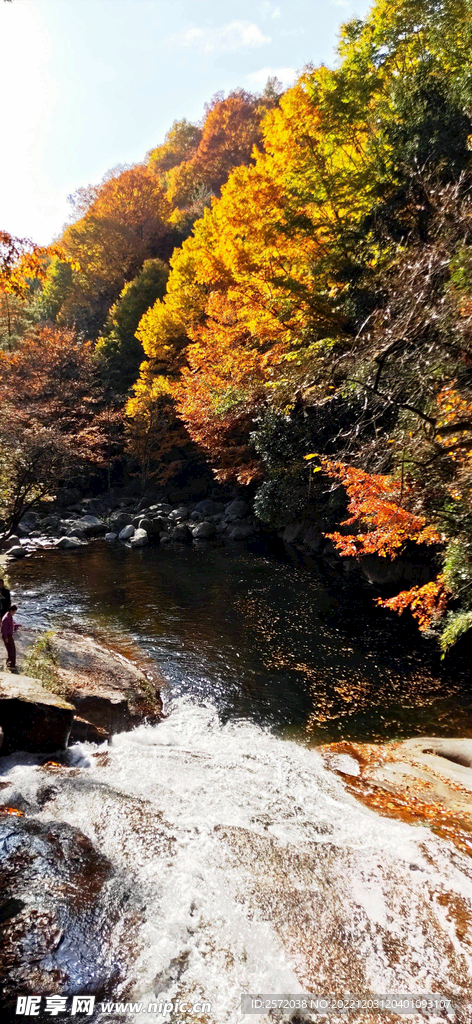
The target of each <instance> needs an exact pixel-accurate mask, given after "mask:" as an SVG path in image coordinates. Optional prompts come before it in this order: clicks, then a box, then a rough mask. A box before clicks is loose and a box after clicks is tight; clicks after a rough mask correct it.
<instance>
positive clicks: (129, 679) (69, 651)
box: [0, 630, 163, 734]
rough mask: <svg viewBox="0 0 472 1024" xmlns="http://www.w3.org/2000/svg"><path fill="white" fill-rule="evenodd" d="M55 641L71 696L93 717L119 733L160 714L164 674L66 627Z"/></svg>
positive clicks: (94, 721) (79, 708) (60, 669)
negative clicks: (148, 670)
mask: <svg viewBox="0 0 472 1024" xmlns="http://www.w3.org/2000/svg"><path fill="white" fill-rule="evenodd" d="M51 646H52V651H53V654H54V657H55V659H56V665H57V670H58V674H59V678H60V681H61V685H62V686H63V687H64V693H66V694H67V700H68V701H70V703H71V704H72V705H73V706H74V708H75V710H76V711H77V713H78V714H79V715H80V716H81V717H82V718H85V719H86V720H87V722H91V723H92V724H93V725H95V726H98V727H99V728H101V729H105V730H106V731H107V732H108V733H110V734H113V733H116V732H124V731H127V730H129V729H132V728H133V727H134V726H135V725H139V723H140V722H142V721H143V720H144V719H145V718H146V719H148V720H149V721H154V722H156V721H158V720H159V719H160V715H161V710H162V701H161V697H160V693H159V683H163V680H156V679H155V678H154V676H153V681H151V680H150V679H147V678H146V676H145V675H144V673H143V672H141V671H140V669H139V668H137V667H136V665H133V663H132V662H131V661H128V659H127V658H124V657H123V656H122V655H119V654H115V652H114V651H110V650H108V648H106V647H104V646H103V645H102V644H100V643H98V642H97V641H96V640H94V639H93V638H92V637H88V636H79V635H78V634H77V633H74V632H72V631H68V630H64V631H63V632H62V631H61V632H60V633H53V635H52V637H51ZM0 720H1V719H0Z"/></svg>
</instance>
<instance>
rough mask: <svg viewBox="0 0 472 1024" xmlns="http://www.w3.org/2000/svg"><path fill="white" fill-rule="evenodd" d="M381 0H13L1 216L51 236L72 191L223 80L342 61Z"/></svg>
mask: <svg viewBox="0 0 472 1024" xmlns="http://www.w3.org/2000/svg"><path fill="white" fill-rule="evenodd" d="M370 6H371V4H370V2H368V0H273V2H272V0H13V3H11V4H10V3H8V4H7V3H3V2H1V0H0V40H1V52H2V78H3V95H4V102H3V110H2V143H3V145H2V160H1V161H0V228H2V229H3V230H6V231H10V232H11V233H12V234H15V235H18V236H20V237H25V236H27V237H31V238H33V239H34V240H35V241H36V242H40V243H43V244H46V243H47V242H49V241H51V239H52V238H53V237H54V236H56V235H57V234H58V233H59V232H60V230H61V227H62V225H63V223H64V222H65V221H66V220H67V219H68V217H69V215H70V207H69V205H68V203H67V196H68V195H69V193H71V192H73V191H75V189H76V188H78V187H79V186H80V185H87V184H89V183H91V182H98V181H100V180H101V178H102V177H103V175H104V173H105V172H106V171H107V170H109V169H110V168H112V167H116V166H117V165H118V164H130V163H136V162H138V161H141V160H142V159H143V158H144V156H145V154H146V152H147V151H148V150H149V149H151V148H153V147H154V146H156V145H158V144H159V143H160V142H162V141H163V139H164V135H165V133H166V131H167V129H168V128H169V127H170V125H171V124H172V122H173V121H174V120H175V119H180V118H182V117H187V118H188V119H189V120H191V121H198V120H200V118H201V117H202V114H203V108H204V104H205V102H206V101H208V100H209V99H210V98H211V96H213V94H214V93H215V92H217V91H219V90H223V91H225V92H226V93H227V92H228V91H229V90H230V89H234V88H236V87H237V86H242V87H243V88H245V89H248V90H249V91H254V92H258V91H260V90H261V89H263V87H264V84H265V81H266V79H267V77H268V76H269V75H273V74H275V75H278V77H279V78H280V79H281V80H282V81H283V83H284V85H289V84H291V83H292V81H293V80H294V78H295V76H296V72H297V71H298V70H300V69H301V68H302V67H303V66H304V65H305V64H306V63H308V62H313V63H315V64H319V63H321V62H324V63H326V64H333V62H334V48H335V44H336V38H337V33H338V29H339V25H340V24H341V22H342V21H345V20H347V19H349V18H351V17H353V16H354V15H357V16H359V17H363V16H364V15H365V14H366V12H367V10H368V9H369V7H370Z"/></svg>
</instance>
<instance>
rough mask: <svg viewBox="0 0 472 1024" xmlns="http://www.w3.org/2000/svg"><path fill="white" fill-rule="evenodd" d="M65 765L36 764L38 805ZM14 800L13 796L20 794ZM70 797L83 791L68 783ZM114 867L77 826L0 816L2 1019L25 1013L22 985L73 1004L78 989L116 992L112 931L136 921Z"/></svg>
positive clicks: (44, 800) (41, 1017) (116, 960)
mask: <svg viewBox="0 0 472 1024" xmlns="http://www.w3.org/2000/svg"><path fill="white" fill-rule="evenodd" d="M60 770H61V769H57V768H56V769H54V768H52V769H48V768H47V767H46V766H45V767H43V768H40V769H39V771H40V772H41V776H42V785H40V788H39V791H38V800H39V802H40V804H41V803H42V804H47V802H48V795H49V798H50V797H51V795H52V794H53V793H54V783H55V781H56V777H55V775H54V772H55V771H56V772H57V771H60ZM62 772H63V773H64V776H65V778H61V782H65V783H66V784H67V782H66V779H67V769H62ZM41 776H40V778H41ZM12 799H13V801H14V802H15V803H16V794H13V795H12ZM69 799H70V800H71V802H74V801H76V800H77V801H79V800H80V796H79V794H78V793H77V794H74V793H73V791H72V789H71V790H70V793H69ZM20 802H21V798H20ZM25 809H27V807H26V808H25ZM113 873H114V869H113V865H112V864H111V863H110V861H108V860H107V858H106V857H105V856H104V855H103V854H102V853H101V852H100V851H99V850H97V849H96V848H95V847H94V846H93V843H92V841H91V840H90V839H89V838H88V837H87V836H85V835H84V834H83V832H80V831H79V829H77V828H74V827H73V826H72V825H69V824H67V823H66V822H63V821H44V822H43V821H37V820H36V819H34V818H32V817H30V816H29V815H26V816H25V817H23V816H10V815H5V816H2V818H1V819H0V884H1V888H2V916H3V925H2V952H3V956H4V958H5V961H6V963H7V964H8V978H7V976H6V973H5V968H3V970H2V975H3V977H2V1021H4V1024H7V1022H8V1021H11V1022H13V1021H15V1020H20V1019H21V1018H20V1017H17V1016H16V1014H15V1009H16V1004H17V997H18V993H19V992H20V993H21V992H25V993H41V1005H42V1007H44V1005H45V998H44V997H45V996H46V995H47V996H50V995H54V994H55V993H57V992H58V991H60V992H61V993H63V994H64V996H66V997H68V998H67V1003H68V1005H69V1006H70V1003H71V998H70V997H71V995H72V994H73V993H76V992H79V993H82V992H84V993H85V992H94V993H97V996H98V998H103V997H104V994H105V993H106V994H108V992H113V990H114V989H113V985H116V983H117V968H116V964H118V963H120V955H121V954H120V951H119V948H118V941H117V938H115V936H117V935H118V934H119V936H120V939H121V941H122V938H121V936H122V934H123V931H124V932H125V933H126V932H128V933H129V932H130V930H131V929H132V927H133V925H132V917H131V913H130V912H129V911H128V916H126V914H127V910H128V907H129V906H130V905H131V900H130V898H129V897H130V895H131V893H129V894H128V893H126V892H125V899H123V898H121V899H120V897H119V896H115V899H110V886H113ZM33 1007H34V1004H33ZM36 1009H37V1004H36ZM53 1013H54V1011H53ZM25 1019H26V1018H25ZM31 1019H32V1020H33V1021H43V1020H46V1015H43V1011H42V1009H41V1010H39V1015H38V1014H36V1015H34V1009H33V1016H32V1017H31ZM47 1019H51V1020H53V1021H54V1020H55V1021H57V1020H61V1017H57V1016H52V1017H51V1018H47ZM65 1019H66V1018H65V1017H62V1020H63V1021H64V1020H65ZM74 1019H76V1020H77V1021H79V1020H81V1021H87V1020H90V1017H87V1016H78V1017H77V1018H75V1017H74Z"/></svg>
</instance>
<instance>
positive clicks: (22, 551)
mask: <svg viewBox="0 0 472 1024" xmlns="http://www.w3.org/2000/svg"><path fill="white" fill-rule="evenodd" d="M8 554H9V556H10V557H11V558H24V557H25V555H26V548H22V547H21V544H18V545H15V546H14V547H12V548H9V549H8Z"/></svg>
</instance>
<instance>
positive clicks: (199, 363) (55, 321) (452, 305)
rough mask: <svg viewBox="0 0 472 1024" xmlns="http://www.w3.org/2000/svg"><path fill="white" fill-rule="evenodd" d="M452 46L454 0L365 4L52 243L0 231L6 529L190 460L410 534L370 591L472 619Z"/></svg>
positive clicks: (165, 481) (123, 181)
mask: <svg viewBox="0 0 472 1024" xmlns="http://www.w3.org/2000/svg"><path fill="white" fill-rule="evenodd" d="M471 53H472V9H471V2H470V0H377V2H376V3H375V4H374V6H373V7H372V9H371V12H370V14H369V15H368V16H367V18H366V19H365V20H364V21H361V20H353V21H350V22H348V23H347V24H345V25H344V26H343V27H342V29H341V31H340V41H339V47H338V55H337V60H336V64H335V66H334V69H329V68H327V67H325V66H321V67H314V66H309V67H306V68H305V69H304V70H303V72H302V73H301V74H300V76H299V78H298V80H297V82H296V84H295V85H294V87H293V88H290V89H288V90H286V91H283V89H282V86H281V85H280V83H279V82H278V81H277V80H276V79H269V81H268V83H267V85H266V87H265V89H264V91H263V92H262V93H260V94H258V95H254V94H251V93H248V92H246V91H244V90H242V89H237V90H235V91H233V92H231V93H230V94H229V95H226V96H225V95H223V94H217V95H216V96H214V97H213V98H212V99H210V100H209V102H208V104H207V106H206V109H205V114H204V117H203V118H202V120H201V122H200V123H199V124H193V123H190V122H189V121H187V120H181V121H176V122H175V123H174V124H173V125H171V126H170V127H169V130H168V132H167V135H166V137H165V140H164V142H162V143H161V144H159V145H157V146H156V148H155V149H153V150H152V151H151V152H149V153H148V154H147V155H146V156H145V157H144V159H143V161H142V163H140V164H137V165H136V166H131V167H119V168H115V169H114V170H111V171H110V172H109V174H107V175H106V176H105V178H104V179H103V181H102V182H101V183H100V184H99V185H91V186H88V187H84V188H81V189H80V190H79V191H78V192H76V193H75V194H74V195H73V196H72V197H71V202H72V211H73V212H72V216H71V219H70V222H69V223H68V224H67V225H66V226H65V228H64V230H63V232H62V234H61V236H60V237H59V238H57V240H56V241H55V243H54V244H53V245H51V246H48V247H38V246H36V245H35V244H34V242H33V241H30V240H29V239H19V238H14V237H12V236H11V235H9V234H7V233H6V232H0V347H1V352H0V393H1V405H0V434H1V456H0V474H1V478H2V486H1V508H0V516H1V518H2V521H3V531H4V533H5V532H12V531H13V530H14V529H15V527H16V525H17V524H18V521H19V519H20V518H21V515H22V514H23V513H24V511H25V510H26V509H27V508H29V507H31V505H32V504H34V503H35V502H37V501H39V500H41V499H43V498H44V497H45V496H47V495H51V494H52V495H54V494H55V493H56V492H57V491H58V490H59V489H60V488H66V487H68V486H71V485H72V483H73V486H77V482H79V486H81V487H82V488H83V490H84V492H85V491H86V490H87V488H88V487H89V485H90V482H91V481H93V486H94V487H95V488H97V487H101V489H102V491H105V490H106V489H107V488H110V486H111V485H112V484H113V483H114V482H116V481H119V480H121V479H123V476H124V475H127V476H128V477H129V476H133V475H134V476H138V477H139V480H140V486H141V489H142V492H143V493H146V492H147V491H148V490H149V489H150V488H154V489H155V488H162V489H165V488H166V487H169V486H170V485H172V486H173V487H174V488H178V487H179V485H181V484H183V482H184V481H185V480H186V479H188V477H189V474H190V475H191V474H192V473H194V472H196V471H198V467H202V466H204V467H206V469H207V470H208V471H209V470H210V469H211V472H212V474H213V478H214V479H215V481H216V482H220V483H221V484H222V485H223V484H224V485H226V484H237V485H238V486H239V487H240V488H241V489H244V490H245V492H246V493H247V495H248V496H249V498H250V501H251V502H252V504H253V507H254V510H255V514H256V515H257V517H258V520H259V522H260V523H261V525H262V526H263V527H264V528H266V529H267V530H272V531H277V530H280V529H281V528H283V527H284V526H286V525H287V524H289V523H292V522H295V521H297V520H300V519H303V520H307V521H311V520H312V521H313V522H319V521H323V523H324V524H325V530H326V536H328V537H329V538H330V540H331V543H332V545H333V546H334V548H335V549H336V550H337V552H338V553H339V554H340V555H341V556H342V558H343V559H353V560H358V559H362V558H363V557H365V556H367V555H377V556H380V557H381V558H384V559H387V560H395V559H396V558H398V557H399V556H400V555H403V554H404V553H405V552H409V553H412V552H414V551H416V550H418V551H421V552H425V553H426V554H427V556H428V558H429V562H430V565H431V573H430V579H429V581H428V582H426V583H424V584H422V585H417V586H414V587H412V588H410V589H409V590H401V591H400V592H399V593H396V594H395V595H394V596H393V597H392V596H390V597H383V598H382V601H383V604H384V605H387V606H388V608H389V609H390V610H392V609H393V611H395V612H398V613H400V614H404V615H406V616H410V615H413V616H414V618H415V619H416V621H417V624H418V627H419V628H420V629H421V630H430V631H432V633H433V634H434V635H435V636H436V638H437V642H438V643H439V644H440V646H441V648H442V650H443V652H446V651H447V650H448V649H449V648H450V647H452V646H453V645H454V644H455V643H456V642H457V641H458V640H459V638H460V637H462V636H463V635H464V634H466V633H467V632H468V631H469V630H471V629H472V506H471V500H472V63H471ZM195 467H197V470H195ZM162 493H164V490H162ZM379 600H380V598H379ZM386 614H387V613H386Z"/></svg>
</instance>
